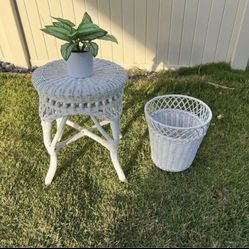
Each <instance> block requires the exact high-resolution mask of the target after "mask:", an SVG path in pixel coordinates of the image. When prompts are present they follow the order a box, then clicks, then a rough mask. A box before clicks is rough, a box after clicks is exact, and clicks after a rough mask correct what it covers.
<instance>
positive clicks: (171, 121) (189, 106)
mask: <svg viewBox="0 0 249 249" xmlns="http://www.w3.org/2000/svg"><path fill="white" fill-rule="evenodd" d="M145 113H146V117H147V120H148V122H149V125H150V126H151V127H152V128H153V129H154V130H155V131H157V132H158V133H159V134H161V135H163V136H167V137H168V138H171V139H173V140H178V141H179V142H188V141H190V140H195V139H198V138H200V137H203V136H204V135H205V134H206V132H207V129H208V126H209V122H210V120H211V118H212V112H211V110H210V108H209V107H208V106H207V105H206V104H205V103H203V102H202V101H200V100H198V99H195V98H192V97H189V96H184V95H165V96H159V97H156V98H154V99H152V100H151V101H149V102H148V103H147V104H146V106H145Z"/></svg>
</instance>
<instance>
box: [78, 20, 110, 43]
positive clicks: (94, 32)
mask: <svg viewBox="0 0 249 249" xmlns="http://www.w3.org/2000/svg"><path fill="white" fill-rule="evenodd" d="M77 31H78V34H79V35H78V37H79V39H80V40H82V41H91V40H94V39H97V38H99V37H102V36H105V35H106V34H107V31H105V30H103V29H101V28H100V27H99V26H98V25H96V24H93V23H87V24H84V25H82V26H81V27H80V28H78V29H77Z"/></svg>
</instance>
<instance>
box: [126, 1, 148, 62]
mask: <svg viewBox="0 0 249 249" xmlns="http://www.w3.org/2000/svg"><path fill="white" fill-rule="evenodd" d="M146 3H147V2H146V0H135V2H134V4H135V6H134V9H135V17H134V18H135V23H134V29H135V30H134V38H135V51H134V53H135V61H134V63H136V64H145V61H146V45H145V44H146V22H147V19H146V8H147V7H146V6H147V4H146ZM125 35H126V34H124V36H125Z"/></svg>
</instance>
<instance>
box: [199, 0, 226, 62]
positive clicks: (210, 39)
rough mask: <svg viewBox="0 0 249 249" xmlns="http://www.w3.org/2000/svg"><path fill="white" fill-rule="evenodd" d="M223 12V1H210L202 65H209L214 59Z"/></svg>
mask: <svg viewBox="0 0 249 249" xmlns="http://www.w3.org/2000/svg"><path fill="white" fill-rule="evenodd" d="M224 10H225V0H219V1H215V0H213V1H212V6H211V13H210V16H209V23H208V30H207V37H206V41H205V47H204V53H203V58H202V63H210V62H213V61H214V59H215V51H216V47H217V42H218V38H219V35H220V31H221V22H222V19H223V16H224Z"/></svg>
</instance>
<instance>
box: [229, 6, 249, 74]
mask: <svg viewBox="0 0 249 249" xmlns="http://www.w3.org/2000/svg"><path fill="white" fill-rule="evenodd" d="M248 27H249V3H248V2H247V4H246V6H245V9H244V12H243V16H242V22H241V26H240V34H239V36H238V37H237V40H236V42H235V48H234V51H233V54H232V59H231V66H232V67H233V68H235V69H241V70H243V69H245V68H246V67H247V65H248V58H249V46H248V44H249V36H248Z"/></svg>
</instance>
